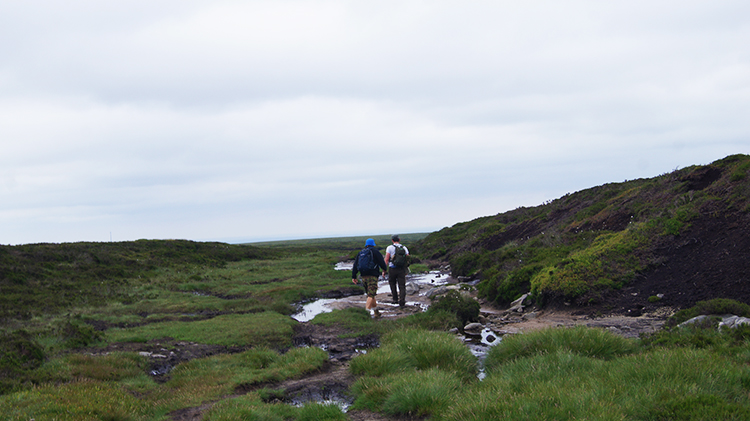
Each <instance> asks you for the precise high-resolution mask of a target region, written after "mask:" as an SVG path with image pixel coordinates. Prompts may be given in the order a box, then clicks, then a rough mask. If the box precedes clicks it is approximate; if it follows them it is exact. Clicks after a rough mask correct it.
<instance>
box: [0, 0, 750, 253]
mask: <svg viewBox="0 0 750 421" xmlns="http://www.w3.org/2000/svg"><path fill="white" fill-rule="evenodd" d="M736 153H745V154H747V153H750V2H748V1H746V0H738V1H691V0H680V1H653V0H649V1H638V0H627V1H599V0H592V1H557V0H554V1H552V0H550V1H533V0H532V1H515V0H514V1H498V0H494V1H460V2H459V1H435V0H430V1H409V0H406V1H404V0H399V1H382V0H379V1H317V0H305V1H284V0H273V1H223V0H212V1H200V0H174V1H171V0H167V1H162V0H148V1H145V0H144V1H141V0H129V1H99V0H90V1H79V0H68V1H65V2H61V1H57V0H55V1H53V0H38V1H35V0H23V1H21V0H18V1H16V0H0V244H25V243H38V242H75V241H110V239H111V240H113V241H125V240H135V239H140V238H147V239H167V238H177V239H190V240H200V241H205V240H219V241H226V242H240V241H251V240H255V241H257V240H265V239H286V238H309V237H329V236H344V235H368V234H373V235H374V234H391V233H405V232H429V231H435V230H438V229H440V228H443V227H446V226H451V225H453V224H455V223H458V222H462V221H468V220H471V219H474V218H477V217H481V216H487V215H494V214H497V213H500V212H504V211H507V210H511V209H515V208H517V207H519V206H536V205H539V204H541V203H543V202H544V201H547V200H552V199H555V198H558V197H560V196H562V195H564V194H566V193H569V192H571V193H572V192H575V191H578V190H582V189H585V188H589V187H594V186H597V185H601V184H604V183H610V182H621V181H624V180H627V179H635V178H649V177H654V176H657V175H660V174H664V173H666V172H670V171H672V170H674V169H677V168H683V167H686V166H690V165H702V164H708V163H711V162H713V161H715V160H717V159H721V158H723V157H725V156H727V155H731V154H736Z"/></svg>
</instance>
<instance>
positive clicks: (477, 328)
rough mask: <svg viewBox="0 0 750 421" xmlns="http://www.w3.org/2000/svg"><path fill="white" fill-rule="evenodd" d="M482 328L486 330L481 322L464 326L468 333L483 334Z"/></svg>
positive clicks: (465, 331)
mask: <svg viewBox="0 0 750 421" xmlns="http://www.w3.org/2000/svg"><path fill="white" fill-rule="evenodd" d="M482 330H484V326H482V324H481V323H469V324H468V325H466V326H464V333H466V334H467V335H477V336H478V335H481V334H482Z"/></svg>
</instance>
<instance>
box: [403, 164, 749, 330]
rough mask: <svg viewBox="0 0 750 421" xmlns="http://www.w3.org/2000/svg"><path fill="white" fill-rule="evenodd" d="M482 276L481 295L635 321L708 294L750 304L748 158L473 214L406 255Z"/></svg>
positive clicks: (501, 301) (499, 300) (455, 272)
mask: <svg viewBox="0 0 750 421" xmlns="http://www.w3.org/2000/svg"><path fill="white" fill-rule="evenodd" d="M413 249H414V251H415V252H416V253H419V254H420V255H421V256H422V258H423V259H432V260H442V261H449V262H450V264H451V268H452V272H453V275H454V276H467V277H471V278H479V279H481V283H480V284H479V292H480V296H482V297H484V298H486V299H487V300H489V301H491V302H494V303H496V304H498V305H507V304H509V303H510V302H511V301H513V300H515V299H516V298H518V297H519V296H520V295H522V294H524V293H527V292H528V293H531V294H532V296H533V297H534V298H535V299H536V300H537V303H538V304H540V305H562V304H570V305H573V306H576V307H583V308H584V309H585V310H588V311H589V312H592V313H593V312H597V313H629V314H631V315H638V314H640V313H641V312H642V311H643V310H645V309H648V308H653V307H656V306H671V307H674V308H676V309H680V308H687V307H690V306H692V305H693V304H695V303H696V302H698V301H702V300H709V299H712V298H722V297H723V298H734V299H737V300H740V301H742V302H746V303H750V282H748V280H749V279H748V278H749V277H750V260H749V259H747V251H748V250H750V156H748V155H732V156H729V157H727V158H724V159H722V160H719V161H716V162H714V163H712V164H710V165H706V166H692V167H688V168H683V169H680V170H675V171H673V172H671V173H668V174H663V175H661V176H658V177H655V178H651V179H639V180H630V181H625V182H622V183H612V184H606V185H602V186H599V187H594V188H591V189H587V190H583V191H580V192H576V193H572V194H568V195H565V196H564V197H561V198H559V199H557V200H553V201H551V202H549V203H545V204H543V205H540V206H537V207H533V208H519V209H515V210H513V211H509V212H505V213H501V214H498V215H495V216H489V217H483V218H478V219H475V220H473V221H470V222H465V223H460V224H456V225H454V226H452V227H450V228H444V229H443V230H440V231H438V232H435V233H432V234H431V235H429V236H428V237H427V238H425V239H424V240H422V241H421V242H419V244H417V245H415V246H414V247H413Z"/></svg>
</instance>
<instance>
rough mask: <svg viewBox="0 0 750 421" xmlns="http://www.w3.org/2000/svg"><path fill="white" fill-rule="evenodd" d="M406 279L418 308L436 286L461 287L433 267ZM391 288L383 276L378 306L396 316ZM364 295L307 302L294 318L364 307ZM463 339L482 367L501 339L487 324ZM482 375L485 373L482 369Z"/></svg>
mask: <svg viewBox="0 0 750 421" xmlns="http://www.w3.org/2000/svg"><path fill="white" fill-rule="evenodd" d="M352 264H353V263H352V262H340V263H338V264H336V266H335V267H334V269H335V270H349V271H350V270H352ZM406 283H407V292H408V293H407V301H406V306H407V307H413V308H418V309H419V311H426V310H427V308H428V307H429V303H430V298H429V295H430V291H432V290H433V289H435V288H440V287H447V288H458V282H457V281H456V280H454V279H453V278H452V277H451V276H450V275H449V274H447V273H444V272H441V271H431V272H427V273H414V274H412V273H410V274H408V275H407V277H406ZM390 292H391V288H390V285H389V284H388V281H387V280H386V279H383V278H381V279H380V280H379V282H378V298H379V300H378V308H380V309H381V312H382V314H383V317H385V318H387V317H395V314H394V313H393V312H391V311H390V310H391V309H393V310H394V311H395V310H396V309H398V306H397V305H396V304H391V303H390ZM383 296H385V297H388V298H387V299H383V298H381V297H383ZM365 298H366V297H365V296H364V294H363V295H355V296H350V297H343V298H324V299H319V300H315V301H312V302H309V303H306V304H304V305H303V306H302V308H301V310H300V311H299V312H298V313H296V314H294V315H292V318H294V319H295V320H297V321H299V322H308V321H310V320H312V319H313V318H315V316H317V315H318V314H322V313H328V312H331V311H333V310H336V309H343V308H347V307H355V306H359V307H364V305H365ZM461 339H462V340H463V342H464V343H465V344H466V346H467V347H468V348H469V350H470V351H471V353H472V354H473V355H474V356H476V357H477V358H478V359H479V362H480V367H481V366H482V363H483V362H484V358H485V356H486V354H487V351H488V350H489V348H490V347H492V346H493V345H496V344H498V343H499V342H500V340H501V339H500V335H499V334H497V333H496V332H493V331H492V330H490V329H489V328H486V327H484V328H483V329H481V331H477V332H474V334H472V335H465V336H464V335H461ZM479 377H480V379H481V378H483V377H484V373H483V372H480V374H479Z"/></svg>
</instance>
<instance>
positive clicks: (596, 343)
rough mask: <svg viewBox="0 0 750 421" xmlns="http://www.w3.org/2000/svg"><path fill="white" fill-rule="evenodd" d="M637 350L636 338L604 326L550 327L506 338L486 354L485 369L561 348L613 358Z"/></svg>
mask: <svg viewBox="0 0 750 421" xmlns="http://www.w3.org/2000/svg"><path fill="white" fill-rule="evenodd" d="M637 350H638V346H637V344H636V343H635V342H634V341H631V340H628V339H625V338H622V337H620V336H617V335H614V334H612V333H609V332H607V331H604V330H601V329H590V328H587V327H583V326H577V327H573V328H548V329H543V330H539V331H534V332H529V333H525V334H522V335H510V336H506V337H504V338H503V340H502V342H500V344H498V345H496V346H494V347H492V348H491V349H490V351H489V352H488V353H487V359H486V360H485V368H486V369H487V370H488V371H492V370H495V369H500V368H501V366H502V365H503V364H505V363H506V362H508V361H512V360H515V359H518V358H525V357H529V356H533V355H544V354H551V353H554V352H558V351H564V352H570V353H572V354H576V355H581V356H584V357H591V358H599V359H603V360H610V359H613V358H616V357H620V356H622V355H627V354H631V353H634V352H636V351H637Z"/></svg>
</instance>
